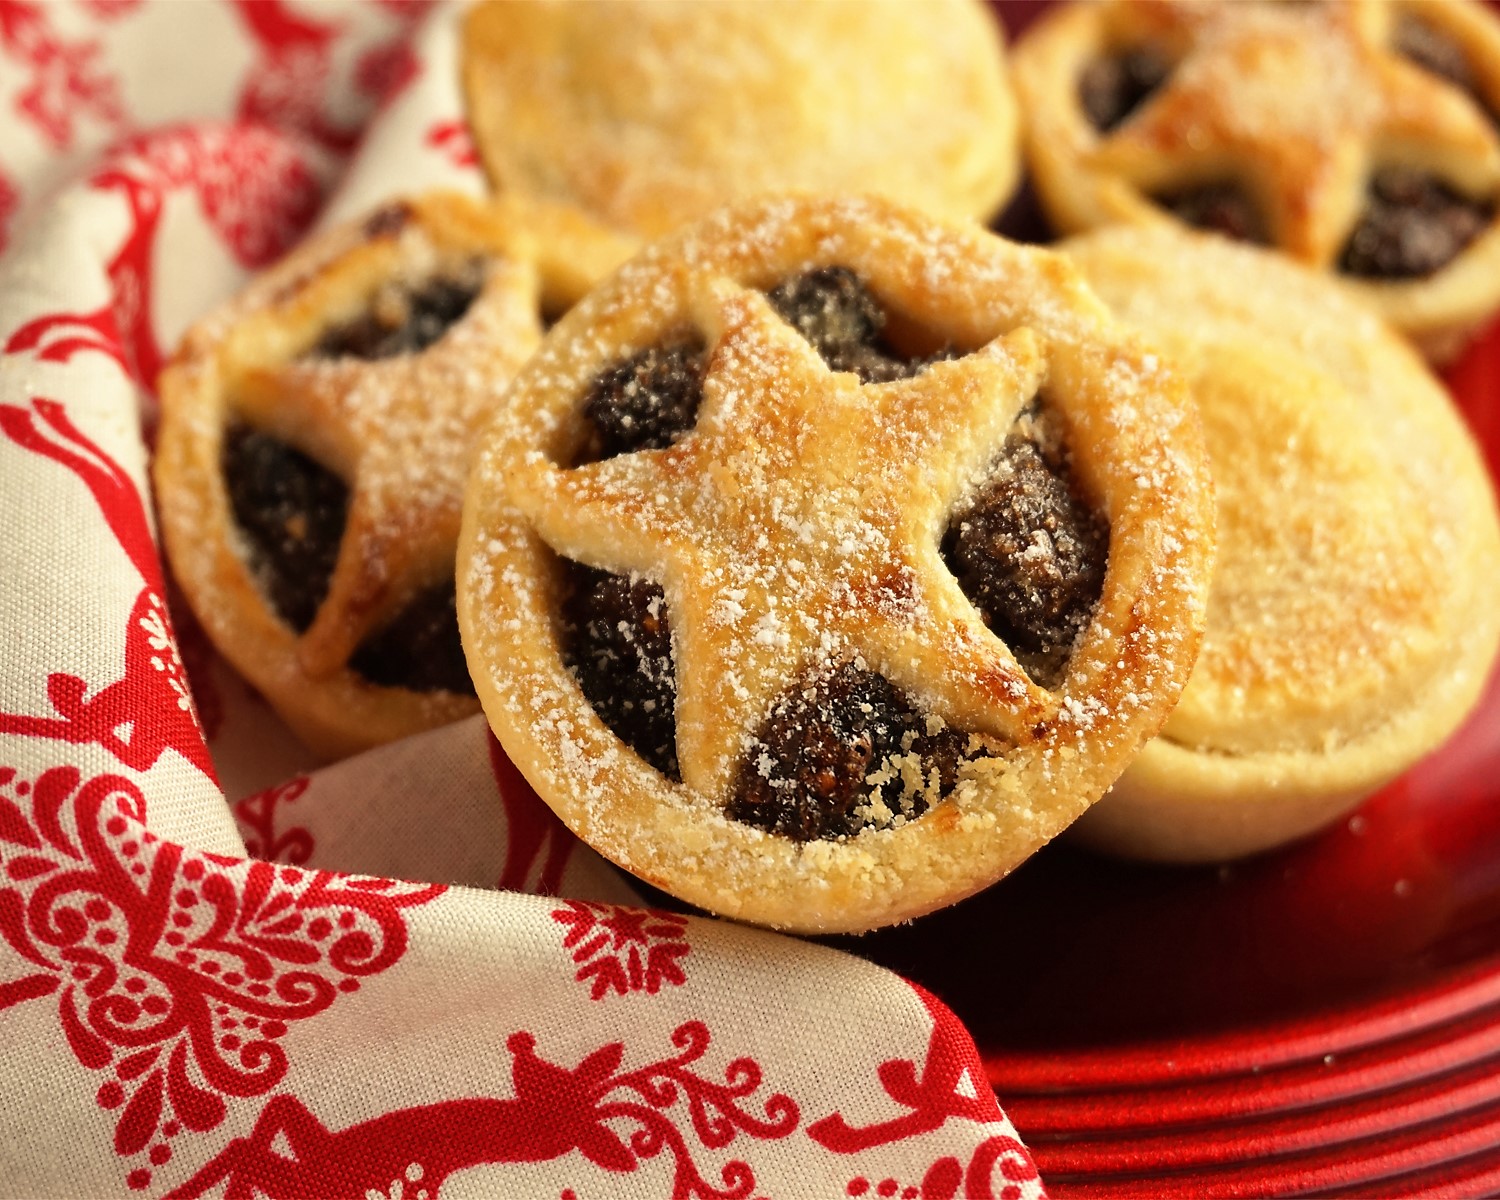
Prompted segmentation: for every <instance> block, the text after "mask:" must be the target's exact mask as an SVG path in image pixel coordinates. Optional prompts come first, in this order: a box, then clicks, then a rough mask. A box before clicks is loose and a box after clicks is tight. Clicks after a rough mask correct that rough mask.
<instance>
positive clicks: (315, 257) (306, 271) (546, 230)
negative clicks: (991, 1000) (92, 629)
mask: <svg viewBox="0 0 1500 1200" xmlns="http://www.w3.org/2000/svg"><path fill="white" fill-rule="evenodd" d="M398 212H402V213H407V214H409V216H406V217H403V218H402V221H406V222H415V223H417V224H420V226H421V230H422V236H423V237H424V239H426V242H427V243H429V246H428V249H429V252H430V254H432V255H435V256H436V257H437V258H438V259H443V260H450V261H451V260H455V259H457V258H462V257H463V256H465V255H469V254H472V253H475V252H479V251H485V252H488V253H491V254H493V255H495V258H496V262H497V263H499V264H500V266H499V267H498V269H497V270H496V271H494V272H492V275H491V278H489V279H488V280H487V281H486V282H485V284H484V286H483V288H482V290H481V293H480V299H479V300H476V304H481V303H488V302H489V301H488V300H487V299H486V297H493V296H494V294H496V293H497V292H500V291H504V290H506V289H512V290H514V289H516V288H519V289H521V290H522V291H524V292H526V293H527V294H529V295H533V296H534V297H535V298H536V299H537V300H538V301H539V302H540V304H541V306H542V308H543V310H544V311H545V310H546V309H547V308H548V307H549V306H550V307H553V308H555V309H558V310H561V309H563V308H566V307H567V305H569V304H571V303H572V302H573V301H575V300H576V299H577V298H578V296H579V295H581V293H582V292H583V291H585V290H586V289H587V287H588V285H589V284H590V283H592V282H593V281H594V280H595V279H597V278H598V277H599V276H600V275H603V274H605V273H607V271H608V270H609V269H611V268H612V267H613V266H614V265H616V264H617V263H618V262H619V261H620V260H621V259H622V258H624V257H625V256H626V254H627V253H628V251H629V248H630V247H629V243H628V242H625V241H623V240H620V239H618V238H616V237H615V235H612V234H607V233H605V232H604V231H602V230H599V229H597V228H595V227H592V226H589V225H588V224H587V223H586V222H584V221H583V219H582V218H581V217H579V216H577V215H576V214H572V213H569V212H564V211H560V210H555V209H550V208H546V207H544V206H536V205H521V204H520V203H519V202H507V203H506V204H505V205H504V206H502V207H500V208H496V207H492V206H486V205H484V204H481V203H479V202H477V201H475V200H472V199H470V198H468V197H465V196H460V195H457V194H446V193H431V194H428V195H426V196H423V197H419V198H412V199H409V200H400V201H393V202H391V204H389V205H386V206H383V208H382V209H381V210H380V212H379V213H377V214H374V215H372V216H371V217H369V218H366V219H364V220H359V221H353V222H350V223H348V224H345V225H342V226H340V227H338V228H336V229H333V230H330V231H328V232H326V233H324V234H322V235H319V236H317V237H315V238H313V239H311V240H310V241H309V242H307V243H305V244H304V245H303V246H302V247H300V248H299V249H298V250H296V251H294V252H293V253H292V254H291V255H289V256H288V257H287V258H285V259H283V260H282V261H281V262H280V263H278V264H276V265H275V266H273V267H272V268H270V269H269V270H268V271H266V272H265V273H263V274H262V275H261V276H259V277H257V279H256V280H255V281H253V282H252V283H251V285H250V286H249V287H248V288H247V289H246V290H245V291H244V292H243V293H242V294H241V295H240V296H239V297H237V298H236V299H235V300H234V301H232V302H231V303H230V304H228V305H226V306H225V307H224V308H223V309H221V310H220V311H218V312H216V313H214V314H212V315H210V316H209V317H207V318H205V319H204V320H202V321H200V322H199V323H198V324H197V325H195V326H194V327H193V328H192V329H190V330H189V332H188V333H187V335H186V336H185V338H184V340H183V343H182V345H181V347H180V348H179V350H178V352H177V354H176V355H175V356H174V358H173V359H172V361H171V362H170V363H169V364H168V366H167V368H166V369H165V370H164V371H163V373H162V375H161V378H160V392H161V398H162V423H161V427H160V436H159V442H158V446H157V451H156V456H155V460H154V463H153V474H154V480H155V484H156V494H157V501H158V509H159V512H160V516H161V523H162V537H163V541H164V544H165V548H166V551H167V554H168V557H169V559H170V561H171V564H172V569H173V573H174V576H175V578H176V579H177V580H178V582H179V583H180V585H181V586H182V589H183V592H184V594H185V595H186V597H187V599H188V601H189V603H190V605H191V606H192V608H193V611H194V614H195V616H196V617H197V618H198V620H199V622H200V623H201V624H202V626H203V627H204V629H205V631H206V632H207V633H208V635H209V638H210V640H211V641H212V642H213V643H214V645H215V647H216V648H217V649H218V650H219V652H220V653H221V654H223V656H224V657H225V658H226V659H227V660H228V661H229V662H230V664H231V665H232V666H233V667H234V668H235V670H236V671H237V672H239V674H240V675H242V676H243V677H244V678H245V679H246V680H248V681H249V682H250V683H251V684H252V685H253V686H254V687H255V688H256V689H257V690H258V691H259V692H260V693H261V694H262V695H263V696H264V697H265V698H266V700H267V701H268V702H269V703H270V704H271V706H272V707H273V708H274V709H275V710H276V712H277V713H278V714H279V715H280V716H281V718H282V719H283V720H284V721H286V723H287V724H288V726H290V727H291V729H292V730H293V731H294V732H295V733H296V734H297V736H298V737H299V738H300V739H301V740H302V741H303V742H304V743H305V744H306V745H307V746H308V747H309V748H311V749H312V750H313V751H314V752H315V753H317V754H319V755H321V756H324V757H326V758H330V759H332V758H340V757H344V756H346V755H349V754H353V753H356V752H358V751H360V750H364V749H368V748H370V747H372V746H375V745H379V744H382V743H384V742H388V741H392V740H395V739H397V738H400V737H404V736H407V735H409V734H412V733H416V732H419V731H421V730H424V729H429V728H432V727H435V726H437V725H442V724H446V723H448V722H451V721H454V720H458V719H460V718H462V717H465V716H470V715H472V714H473V713H475V712H477V711H478V710H479V704H478V701H477V700H476V699H475V698H474V697H472V696H465V695H460V694H457V693H454V692H448V691H416V690H412V689H408V688H402V687H392V686H383V685H379V684H375V683H372V682H370V681H368V680H366V679H365V678H364V677H363V676H361V675H360V674H358V673H357V672H356V671H355V670H353V669H352V668H350V667H348V666H342V667H338V668H337V669H334V670H317V671H313V672H310V671H309V670H308V669H307V666H306V664H305V663H304V662H303V660H302V652H301V646H302V641H303V638H302V635H299V634H298V633H297V632H296V631H295V630H294V629H293V628H292V627H291V626H289V625H288V624H287V623H286V622H285V621H284V620H282V618H281V617H280V616H279V615H278V614H277V613H276V611H275V610H274V608H273V607H272V606H271V604H270V603H269V602H268V600H267V599H266V596H265V593H264V591H263V589H262V587H261V585H260V583H259V581H258V580H257V578H256V575H255V572H254V571H253V570H252V568H251V567H250V565H249V562H248V560H247V550H246V547H245V545H244V543H243V541H242V538H241V535H240V533H239V530H238V527H237V525H236V522H235V518H234V514H233V508H232V505H231V502H230V499H229V493H228V489H227V487H226V483H225V479H224V474H223V469H222V465H221V460H222V453H223V438H224V433H225V430H226V428H227V426H228V425H229V423H230V422H231V420H233V419H234V410H235V402H234V399H233V393H234V392H235V390H236V388H241V387H244V386H246V382H245V381H246V380H247V379H252V378H254V377H255V376H256V375H257V374H258V373H259V374H264V372H263V371H262V370H261V368H262V367H264V368H267V369H269V370H275V369H276V368H277V367H278V365H279V364H285V363H287V362H290V361H291V360H293V359H295V358H296V356H297V355H298V354H299V353H300V352H301V351H302V350H303V349H305V348H306V347H308V346H310V345H312V343H313V342H314V341H316V339H317V337H318V336H319V335H320V333H321V332H322V331H323V330H324V329H326V328H327V327H328V326H329V325H330V324H333V323H336V322H337V321H339V320H344V319H348V318H350V317H353V316H355V315H357V314H359V313H360V312H362V311H364V308H365V306H366V304H367V303H368V301H369V297H370V295H371V294H372V293H373V291H374V290H375V289H376V288H377V287H379V286H380V285H381V284H382V283H383V282H385V281H387V280H389V279H390V278H392V276H393V273H394V272H396V271H397V270H399V269H400V266H401V264H402V263H403V262H404V261H405V258H406V257H409V256H407V255H404V253H403V251H402V249H401V248H400V247H399V246H398V244H397V242H398V240H399V236H400V235H399V234H398V235H395V236H384V235H381V234H380V233H379V232H377V231H378V229H379V227H380V224H381V222H382V221H383V220H386V219H387V218H385V217H383V216H382V215H381V214H387V213H388V214H396V213H398ZM391 220H394V217H393V218H391ZM397 223H398V224H399V223H400V222H397ZM506 303H512V302H511V301H507V302H506ZM531 319H532V322H533V324H532V328H531V329H530V330H523V331H522V333H523V335H524V336H521V337H520V338H519V340H518V341H516V344H515V345H512V346H509V347H504V346H500V347H495V348H493V349H485V350H484V351H483V353H480V354H479V355H477V356H476V357H475V359H474V361H473V363H472V366H473V369H475V370H479V371H487V372H490V373H491V375H492V376H493V388H494V390H495V392H496V393H497V394H498V392H499V391H501V390H502V389H503V386H504V384H505V383H506V382H507V381H508V379H509V376H510V373H511V372H512V371H513V370H514V367H515V366H516V365H518V363H519V361H520V360H521V359H523V358H524V357H525V356H526V354H527V353H528V352H529V351H530V349H531V348H532V347H533V346H534V345H535V343H536V340H537V338H538V337H539V328H537V327H536V325H535V317H534V315H533V317H532V318H531ZM505 323H506V320H502V321H501V324H505ZM440 346H441V343H439V347H440ZM450 365H454V366H461V364H450ZM268 378H273V377H268ZM276 424H277V430H276V432H277V433H278V434H279V435H281V436H285V437H287V439H288V440H289V441H291V442H292V443H293V444H295V445H298V447H299V448H300V449H302V450H304V452H306V451H308V450H309V449H312V448H313V447H314V445H316V447H317V449H318V450H320V451H322V453H321V454H320V455H318V457H320V458H321V459H322V460H324V461H325V464H326V465H327V466H329V467H331V468H333V469H335V470H336V471H337V472H338V473H340V474H342V475H344V477H345V478H346V481H347V480H348V479H349V478H350V476H351V475H352V474H353V473H354V472H356V471H357V470H358V465H357V458H356V456H357V453H358V450H357V448H356V447H351V446H349V445H346V444H345V443H346V442H347V440H348V439H347V437H345V436H341V435H339V434H331V433H329V432H328V431H326V430H324V429H321V428H318V427H316V426H315V424H314V423H310V422H309V421H308V420H307V419H305V418H304V416H303V415H301V414H299V413H298V412H297V410H296V406H295V405H291V404H289V405H287V406H285V407H284V409H283V410H282V411H280V412H278V413H277V415H276ZM345 458H348V459H349V461H347V462H346V461H344V459H345ZM461 502H462V493H461V484H460V485H459V486H458V487H456V488H455V489H454V491H453V495H452V497H451V501H450V503H449V505H448V509H449V515H448V516H447V517H446V518H445V521H446V529H447V532H446V534H445V535H444V534H443V531H441V530H440V531H439V536H438V538H437V540H436V541H435V542H434V543H433V544H432V545H431V546H426V547H416V551H415V552H416V553H417V554H418V555H419V556H425V558H424V561H425V560H426V559H430V561H427V564H426V574H427V575H428V576H430V579H429V582H431V583H437V582H440V581H441V580H442V578H443V577H444V576H445V575H446V574H447V573H448V572H449V571H451V569H452V568H451V562H452V560H451V557H450V554H451V551H447V550H444V548H443V545H442V543H443V540H444V536H446V538H447V539H449V540H448V542H447V544H448V545H449V546H451V545H452V544H453V542H454V541H456V538H457V533H458V519H459V510H460V506H461ZM441 523H442V522H440V524H441ZM395 533H396V534H397V535H399V534H400V533H401V530H400V529H396V530H395ZM371 571H372V572H373V573H374V575H375V576H376V577H377V578H378V576H379V574H380V569H379V567H378V564H372V566H371ZM401 599H402V597H401V596H399V595H391V596H387V597H385V599H384V600H383V601H381V603H383V604H385V606H386V607H388V608H389V607H392V606H394V605H397V604H399V603H400V602H401Z"/></svg>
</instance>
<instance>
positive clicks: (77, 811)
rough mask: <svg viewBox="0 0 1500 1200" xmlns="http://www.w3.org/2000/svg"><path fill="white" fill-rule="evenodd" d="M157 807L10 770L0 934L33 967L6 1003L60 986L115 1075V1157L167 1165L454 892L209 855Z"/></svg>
mask: <svg viewBox="0 0 1500 1200" xmlns="http://www.w3.org/2000/svg"><path fill="white" fill-rule="evenodd" d="M145 809H146V805H145V799H144V797H143V796H142V795H141V792H140V790H139V789H138V788H137V787H136V786H135V784H133V783H132V782H130V781H129V780H128V779H125V778H124V777H123V776H119V775H100V776H97V777H95V778H93V779H90V780H87V781H82V779H81V775H80V773H79V771H78V770H77V769H76V768H74V767H54V768H52V769H50V770H48V771H45V772H43V773H42V774H41V775H40V776H38V777H37V778H36V779H35V780H34V781H28V780H17V778H16V772H15V771H14V770H13V769H11V768H8V767H4V768H0V938H3V939H4V941H5V942H6V943H8V944H9V946H10V948H11V950H13V951H14V952H15V954H17V955H19V956H20V959H21V960H22V961H23V962H24V963H25V964H27V965H28V966H29V967H30V968H32V970H31V972H30V973H29V974H26V975H23V976H21V977H20V978H17V979H11V980H6V981H4V982H3V983H0V1009H3V1008H6V1007H9V1006H10V1005H13V1004H18V1003H22V1002H24V1001H27V1000H31V999H35V998H37V997H41V996H47V995H51V994H56V995H57V997H58V1019H59V1021H60V1022H61V1024H62V1029H63V1033H64V1035H65V1036H66V1039H67V1042H68V1045H69V1046H70V1047H71V1048H72V1050H73V1053H74V1055H75V1056H76V1057H77V1059H78V1061H79V1062H80V1063H81V1064H82V1065H83V1066H85V1067H87V1068H89V1069H90V1070H94V1071H108V1072H109V1075H110V1077H109V1078H108V1079H107V1080H105V1082H104V1083H102V1084H101V1085H100V1087H99V1091H98V1095H97V1099H98V1103H99V1106H100V1107H101V1108H103V1109H106V1110H110V1111H115V1110H118V1112H119V1115H118V1117H117V1118H116V1120H115V1134H114V1147H115V1153H116V1154H118V1155H120V1157H122V1158H126V1159H137V1161H138V1162H139V1158H138V1156H145V1158H146V1161H149V1162H151V1163H152V1164H155V1165H158V1166H159V1165H161V1164H162V1163H164V1162H166V1161H167V1160H169V1159H170V1158H171V1156H172V1146H171V1144H170V1139H171V1138H173V1137H174V1136H176V1134H178V1133H180V1132H181V1131H183V1130H188V1131H191V1132H195V1133H202V1132H206V1131H207V1130H210V1129H213V1128H215V1127H216V1126H217V1125H218V1124H219V1123H220V1122H221V1121H222V1120H223V1119H224V1116H225V1113H226V1111H227V1106H226V1103H225V1098H226V1097H228V1098H239V1097H248V1096H260V1095H264V1094H265V1093H266V1092H268V1091H270V1090H271V1089H272V1088H273V1087H275V1086H276V1085H277V1084H278V1083H279V1082H280V1081H281V1079H282V1078H283V1077H284V1076H285V1074H286V1070H287V1061H288V1060H287V1053H286V1050H285V1049H284V1047H283V1046H282V1045H281V1039H282V1038H283V1037H285V1035H286V1033H287V1032H288V1028H289V1025H290V1023H292V1022H295V1021H301V1020H306V1019H307V1018H309V1017H312V1016H316V1015H317V1014H318V1013H321V1012H323V1011H324V1010H325V1009H327V1008H328V1007H329V1006H330V1005H331V1004H333V1002H334V1001H335V1000H336V999H337V998H338V997H339V996H340V995H341V994H344V993H348V992H353V991H357V990H358V989H359V986H360V983H361V981H362V980H363V979H365V978H368V977H369V976H372V975H376V974H379V973H380V972H382V971H384V970H386V969H388V968H389V967H391V966H392V965H394V964H395V963H396V962H397V961H398V960H399V959H400V958H401V956H402V955H403V954H404V953H405V951H406V939H407V934H406V922H405V919H404V917H403V916H402V913H401V910H402V909H404V908H409V907H411V906H413V905H418V904H425V903H427V902H428V901H430V900H432V899H434V898H435V897H437V896H439V895H441V894H442V893H443V891H444V890H445V889H444V888H443V887H441V886H439V885H426V886H421V887H413V886H410V885H403V884H397V883H393V882H391V881H389V880H381V879H360V878H351V877H348V876H340V875H335V874H333V873H332V872H328V871H318V872H305V871H297V870H294V869H291V868H288V867H281V868H277V867H272V866H270V865H269V864H267V863H254V862H242V861H236V860H234V859H227V858H223V857H221V856H217V855H209V854H201V853H197V852H194V851H190V850H187V849H185V848H184V847H182V846H178V845H174V844H173V843H170V842H165V841H162V840H160V839H159V838H157V837H156V835H155V834H153V833H151V832H150V831H149V830H148V829H147V828H146V826H145V815H146V814H145ZM149 1181H150V1171H149V1170H148V1169H147V1168H146V1167H144V1166H140V1165H137V1166H136V1168H135V1169H134V1170H132V1171H131V1172H130V1178H129V1182H130V1183H131V1186H132V1187H144V1186H146V1184H147V1183H148V1182H149Z"/></svg>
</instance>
